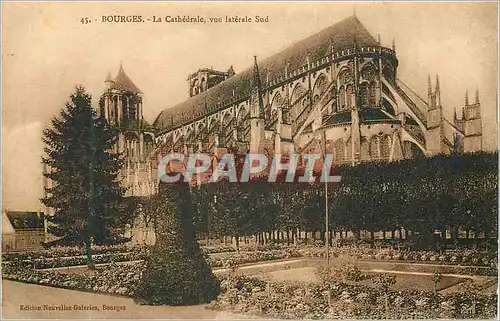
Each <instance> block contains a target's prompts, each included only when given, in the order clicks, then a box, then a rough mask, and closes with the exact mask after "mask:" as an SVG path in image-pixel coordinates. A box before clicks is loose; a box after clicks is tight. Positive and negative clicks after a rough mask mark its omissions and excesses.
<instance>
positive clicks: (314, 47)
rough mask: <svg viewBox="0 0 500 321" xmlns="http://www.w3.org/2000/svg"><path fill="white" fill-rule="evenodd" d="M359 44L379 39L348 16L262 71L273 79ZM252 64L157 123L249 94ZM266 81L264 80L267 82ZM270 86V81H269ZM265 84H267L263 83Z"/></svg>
mask: <svg viewBox="0 0 500 321" xmlns="http://www.w3.org/2000/svg"><path fill="white" fill-rule="evenodd" d="M355 41H356V43H357V45H358V46H377V45H378V42H377V40H376V39H375V38H374V37H373V36H372V35H371V34H370V32H369V31H368V30H367V29H366V28H365V27H364V26H363V24H362V23H361V22H360V21H359V19H358V18H357V17H356V16H349V17H347V18H345V19H343V20H341V21H340V22H337V23H336V24H334V25H332V26H330V27H327V28H325V29H323V30H321V31H319V32H317V33H314V34H312V35H310V36H308V37H306V38H304V39H302V40H299V41H297V42H295V43H294V44H293V45H291V46H289V47H288V48H285V49H284V50H282V51H280V52H278V53H276V54H274V55H271V56H270V57H268V58H266V59H263V60H261V61H259V72H260V78H261V81H262V80H266V79H267V80H268V81H269V82H272V81H274V80H276V79H278V78H281V77H283V75H284V72H285V66H286V68H288V70H295V69H298V68H299V67H302V66H303V65H304V64H305V63H306V55H308V56H309V59H310V61H317V60H320V59H321V58H323V57H325V56H327V55H329V54H331V52H332V51H341V50H344V49H350V48H352V47H353V45H354V43H355ZM252 78H253V65H250V66H249V67H248V68H247V69H245V70H243V71H242V72H239V73H237V74H235V75H234V76H232V77H229V78H228V79H226V80H225V81H223V82H221V83H219V84H217V85H215V86H213V87H211V88H209V89H207V90H206V91H204V92H202V93H200V94H198V95H196V96H193V97H191V98H189V99H188V100H186V101H184V102H182V103H180V104H177V105H175V106H173V107H170V108H167V109H164V110H163V111H162V112H161V113H160V114H159V115H158V117H157V118H156V120H155V122H154V125H155V127H156V128H157V129H159V130H165V129H167V128H173V127H176V126H179V125H181V124H182V123H183V122H184V121H186V120H187V119H185V118H184V117H178V116H177V115H176V114H177V113H178V112H179V111H181V110H182V111H186V113H187V114H188V115H189V114H200V113H207V111H205V101H206V105H207V106H208V107H214V106H217V105H219V104H220V103H221V102H225V101H230V99H231V98H232V97H236V96H237V97H246V96H249V95H250V93H251V83H252ZM264 83H265V82H262V84H263V85H264ZM266 85H267V84H266ZM264 87H266V86H264Z"/></svg>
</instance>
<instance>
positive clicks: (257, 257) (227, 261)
mask: <svg viewBox="0 0 500 321" xmlns="http://www.w3.org/2000/svg"><path fill="white" fill-rule="evenodd" d="M295 257H301V255H300V253H299V252H298V251H296V250H294V249H287V250H272V251H255V252H241V253H240V254H236V253H234V255H231V256H229V257H225V258H220V257H208V259H207V260H208V263H209V264H210V266H212V267H230V266H234V265H239V264H245V263H255V262H262V261H271V260H280V259H288V258H295Z"/></svg>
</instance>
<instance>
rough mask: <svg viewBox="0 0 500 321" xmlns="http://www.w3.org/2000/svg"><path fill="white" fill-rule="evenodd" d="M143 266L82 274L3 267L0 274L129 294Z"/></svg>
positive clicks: (64, 285) (101, 291) (61, 286)
mask: <svg viewBox="0 0 500 321" xmlns="http://www.w3.org/2000/svg"><path fill="white" fill-rule="evenodd" d="M143 268H144V264H143V263H135V264H127V265H117V264H111V265H109V266H106V267H104V268H98V269H96V270H94V271H92V272H91V273H85V274H65V273H58V272H56V271H46V270H45V271H43V270H36V269H23V270H13V269H6V270H4V271H2V272H3V275H2V276H3V278H4V279H9V280H14V281H20V282H25V283H33V284H41V285H48V286H53V287H58V288H66V289H72V290H80V291H89V292H95V293H105V294H116V295H124V296H132V295H133V293H134V289H135V287H136V285H137V283H138V281H139V279H140V275H141V270H142V269H143Z"/></svg>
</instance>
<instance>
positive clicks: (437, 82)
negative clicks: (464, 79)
mask: <svg viewBox="0 0 500 321" xmlns="http://www.w3.org/2000/svg"><path fill="white" fill-rule="evenodd" d="M435 94H436V105H437V106H441V90H440V89H439V75H436V92H435Z"/></svg>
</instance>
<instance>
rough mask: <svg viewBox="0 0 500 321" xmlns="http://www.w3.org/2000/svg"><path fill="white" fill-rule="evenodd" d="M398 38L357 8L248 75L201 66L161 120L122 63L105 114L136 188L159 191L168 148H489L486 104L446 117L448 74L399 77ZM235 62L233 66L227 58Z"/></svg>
mask: <svg viewBox="0 0 500 321" xmlns="http://www.w3.org/2000/svg"><path fill="white" fill-rule="evenodd" d="M399 63H400V61H399V60H398V57H397V54H396V48H395V44H394V42H393V44H392V47H391V48H387V47H384V46H382V45H381V43H380V37H378V38H374V37H373V36H372V35H371V34H370V32H368V30H367V29H366V28H365V27H364V26H363V25H362V23H361V22H360V21H359V20H358V18H357V17H356V16H352V17H349V18H347V19H345V20H343V21H341V22H339V23H337V24H335V25H333V26H331V27H329V28H327V29H325V30H322V31H320V32H318V33H316V34H314V35H312V36H310V37H308V38H306V39H303V40H301V41H299V42H297V43H295V44H293V45H292V46H290V47H289V48H287V49H285V50H283V51H282V52H279V53H277V54H275V55H273V56H271V57H268V58H266V59H264V60H259V59H258V58H257V57H255V58H254V61H253V66H252V67H251V68H249V69H247V70H244V71H242V72H240V73H235V71H234V69H233V67H232V66H231V67H229V68H228V69H227V70H226V71H220V70H214V69H211V68H210V69H207V68H205V69H199V70H198V71H197V72H194V73H192V74H191V75H190V76H189V77H188V91H189V99H187V100H186V101H184V102H182V103H180V104H178V105H176V106H172V107H169V108H166V109H165V110H163V111H162V112H161V113H160V114H159V115H158V116H157V118H156V119H155V121H154V123H153V124H152V125H149V124H147V123H146V122H145V121H144V119H143V116H142V112H143V106H142V97H143V94H142V92H141V91H140V90H139V89H138V87H137V86H136V85H135V84H134V83H133V82H132V80H131V79H130V78H129V77H128V76H127V75H126V73H125V71H124V68H123V66H120V69H119V71H118V75H117V76H116V77H115V78H114V79H113V78H112V77H111V76H108V78H107V79H106V81H105V85H106V89H105V91H104V92H103V93H102V95H101V97H100V103H99V110H98V113H100V114H101V115H104V117H105V118H106V119H107V120H108V121H109V122H110V123H111V124H114V125H116V126H118V127H119V128H120V129H121V134H120V138H119V141H118V143H117V146H116V150H119V151H121V152H124V153H125V155H126V156H127V158H126V159H127V160H126V168H124V170H123V173H122V175H123V182H124V184H125V185H126V186H128V187H129V192H128V193H129V195H137V196H144V195H150V194H152V193H154V192H155V188H156V183H157V177H156V175H157V174H156V171H157V168H156V167H157V163H158V158H159V157H161V156H163V155H165V154H166V153H169V152H181V153H192V152H202V153H206V154H210V155H213V157H218V156H220V155H223V154H226V153H235V154H246V153H248V152H250V153H265V154H267V155H274V154H287V153H299V154H306V153H308V154H310V153H321V152H322V151H324V150H325V149H326V151H327V153H332V154H333V157H334V164H352V165H355V164H358V163H360V162H373V161H378V162H380V161H381V162H390V161H397V160H401V159H405V158H416V157H429V156H433V155H436V154H440V153H444V154H449V153H471V152H477V151H481V150H482V121H481V104H480V100H479V95H478V93H477V91H476V94H475V97H474V100H472V101H471V102H469V98H468V96H467V94H466V96H465V103H464V105H463V106H461V113H459V115H457V113H456V112H455V117H454V119H453V121H450V120H447V119H446V118H445V117H444V116H443V106H442V104H441V90H440V84H439V77H438V76H436V78H435V80H434V81H432V80H431V78H430V77H429V79H428V92H427V96H424V95H419V94H417V93H416V92H415V91H413V90H412V89H411V88H409V87H408V86H407V85H406V84H405V83H404V82H403V81H402V80H401V79H400V78H398V74H397V70H398V65H399ZM228 65H229V64H228Z"/></svg>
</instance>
